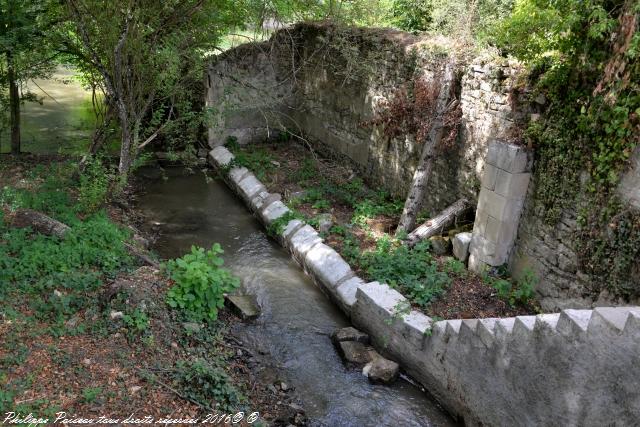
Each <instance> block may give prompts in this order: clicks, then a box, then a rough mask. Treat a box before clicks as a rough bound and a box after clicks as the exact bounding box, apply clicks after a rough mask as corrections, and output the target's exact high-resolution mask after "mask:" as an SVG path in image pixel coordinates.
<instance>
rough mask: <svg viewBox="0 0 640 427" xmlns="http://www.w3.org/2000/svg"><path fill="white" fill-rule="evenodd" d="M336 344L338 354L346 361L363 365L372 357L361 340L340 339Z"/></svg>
mask: <svg viewBox="0 0 640 427" xmlns="http://www.w3.org/2000/svg"><path fill="white" fill-rule="evenodd" d="M337 346H338V351H339V352H340V355H341V356H342V358H343V359H344V360H346V361H347V362H350V363H357V364H361V365H363V364H365V363H369V362H370V361H371V359H372V356H371V352H370V351H369V349H368V348H367V347H366V346H365V345H364V344H362V343H361V342H356V341H341V342H338V343H337Z"/></svg>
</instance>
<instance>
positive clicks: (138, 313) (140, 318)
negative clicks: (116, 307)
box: [122, 308, 149, 334]
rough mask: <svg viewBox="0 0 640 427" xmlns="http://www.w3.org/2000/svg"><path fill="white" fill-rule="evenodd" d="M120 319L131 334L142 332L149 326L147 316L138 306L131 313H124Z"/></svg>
mask: <svg viewBox="0 0 640 427" xmlns="http://www.w3.org/2000/svg"><path fill="white" fill-rule="evenodd" d="M122 320H123V322H124V324H125V325H126V326H127V329H129V331H130V332H131V333H132V334H138V333H141V332H144V331H146V330H147V328H148V327H149V316H147V314H146V313H145V312H144V311H142V310H140V309H139V308H136V309H135V310H133V311H132V312H131V313H125V314H124V315H123V316H122Z"/></svg>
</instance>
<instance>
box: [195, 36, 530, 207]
mask: <svg viewBox="0 0 640 427" xmlns="http://www.w3.org/2000/svg"><path fill="white" fill-rule="evenodd" d="M347 44H348V45H349V46H356V47H357V49H356V50H347V46H346V45H347ZM439 46H440V45H437V44H436V45H434V44H433V43H432V41H430V40H425V39H421V38H417V37H414V36H412V35H410V34H407V33H403V32H399V31H392V30H380V29H349V30H339V29H338V28H336V27H333V26H330V25H299V26H296V27H294V28H292V29H290V30H287V31H285V32H280V33H277V34H276V35H274V37H273V38H272V39H271V40H270V41H268V42H264V43H255V44H250V45H247V46H244V47H242V48H241V49H240V48H239V49H235V50H232V51H229V52H226V53H224V54H222V55H220V56H219V57H218V58H217V59H216V60H215V61H214V62H212V64H211V65H210V67H209V72H208V76H207V78H208V81H207V84H208V88H209V90H208V94H207V105H208V106H210V107H211V108H213V110H214V111H215V113H216V114H215V117H216V123H215V126H212V127H211V130H210V134H209V143H210V145H211V146H212V147H213V146H215V145H218V144H222V143H224V142H225V141H226V139H227V137H228V136H235V137H237V138H238V141H239V142H240V143H241V144H243V143H248V142H260V141H262V140H264V138H265V137H266V136H267V134H268V133H269V132H271V134H274V131H275V130H277V129H279V128H281V127H286V128H287V129H288V130H289V131H291V132H292V133H294V134H296V135H300V136H304V137H305V138H306V139H307V140H308V141H309V142H310V143H311V144H312V145H313V146H314V147H315V148H316V149H317V150H319V151H321V152H322V153H323V154H329V155H333V156H338V157H339V158H340V159H343V160H345V161H348V162H349V163H350V164H351V165H352V166H353V167H354V168H355V169H356V170H357V171H358V172H360V174H361V175H362V176H363V177H364V178H365V179H366V180H367V181H368V182H369V183H370V184H373V185H374V186H380V185H381V186H383V187H384V188H385V189H386V190H388V191H389V192H390V193H391V194H393V195H395V196H398V197H405V195H406V193H407V191H408V188H409V185H410V182H411V179H412V177H413V172H414V170H415V167H416V164H417V161H418V158H419V155H420V152H421V149H422V146H421V145H420V144H418V143H416V141H415V136H414V135H406V137H404V138H392V139H389V138H386V137H385V136H384V135H383V134H382V133H381V130H380V129H379V128H376V127H374V126H368V125H366V123H367V122H369V121H371V120H372V118H374V115H375V111H379V110H380V109H381V108H382V105H383V104H384V103H385V102H386V101H389V100H390V99H392V98H393V97H394V96H396V94H397V92H398V90H400V89H401V88H406V87H410V83H411V81H412V80H414V79H416V78H420V77H425V78H427V79H429V78H432V77H433V75H434V73H437V72H439V71H441V70H442V69H443V68H444V65H445V63H446V62H447V61H448V60H449V55H448V54H447V53H446V52H443V51H442V48H441V47H439ZM460 68H461V70H462V73H461V76H460V78H461V85H460V86H461V93H460V102H461V108H462V125H461V127H460V136H459V138H458V140H457V142H456V144H455V145H454V146H453V147H451V148H450V149H449V150H445V151H444V152H443V153H441V154H440V155H439V157H438V159H437V161H436V163H435V167H434V170H433V173H432V176H431V180H430V182H431V184H430V186H431V187H432V190H431V191H429V192H428V195H427V200H426V202H425V208H426V209H427V210H428V211H431V212H433V213H436V212H438V211H440V210H441V209H443V208H444V207H446V206H448V205H449V204H451V203H453V202H454V201H456V200H457V199H459V198H460V197H463V196H464V197H467V198H469V199H471V200H474V199H475V198H476V197H477V192H478V189H479V180H480V176H481V172H482V168H483V158H484V155H485V153H486V147H487V143H488V141H490V140H492V139H494V138H501V139H506V138H508V137H509V136H511V135H512V133H513V127H514V122H515V120H516V119H518V118H519V117H520V116H521V114H514V112H513V111H512V107H511V105H510V98H509V87H510V86H511V82H512V80H513V78H514V76H515V74H516V70H515V69H514V68H512V67H509V66H508V65H507V64H502V65H496V64H490V63H488V62H486V63H485V61H483V60H482V59H480V58H478V59H476V60H473V61H470V62H469V63H468V64H467V63H462V62H461V65H460ZM408 85H409V86H408ZM255 88H259V90H256V89H255Z"/></svg>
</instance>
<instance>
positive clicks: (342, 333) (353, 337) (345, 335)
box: [331, 326, 369, 345]
mask: <svg viewBox="0 0 640 427" xmlns="http://www.w3.org/2000/svg"><path fill="white" fill-rule="evenodd" d="M331 340H332V341H333V342H334V344H336V345H338V343H340V342H343V341H356V342H359V343H362V344H369V335H367V334H365V333H364V332H362V331H359V330H357V329H356V328H354V327H353V326H349V327H348V328H341V329H336V330H335V331H334V332H333V334H331Z"/></svg>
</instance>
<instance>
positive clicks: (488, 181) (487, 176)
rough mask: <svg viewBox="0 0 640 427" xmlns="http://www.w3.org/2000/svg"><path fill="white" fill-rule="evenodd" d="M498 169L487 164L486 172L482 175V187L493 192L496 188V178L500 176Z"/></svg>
mask: <svg viewBox="0 0 640 427" xmlns="http://www.w3.org/2000/svg"><path fill="white" fill-rule="evenodd" d="M498 171H500V169H498V168H497V167H495V166H494V165H490V164H489V163H485V165H484V172H483V173H482V187H484V188H486V189H487V190H493V189H494V188H495V187H496V178H497V176H498Z"/></svg>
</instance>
